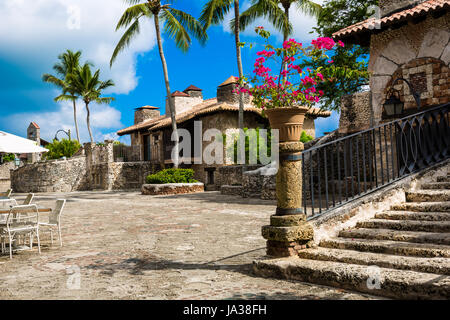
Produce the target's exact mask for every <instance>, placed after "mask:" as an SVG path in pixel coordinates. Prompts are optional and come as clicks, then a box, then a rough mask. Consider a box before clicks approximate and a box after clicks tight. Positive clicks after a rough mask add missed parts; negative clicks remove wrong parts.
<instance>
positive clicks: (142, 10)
mask: <svg viewBox="0 0 450 320" xmlns="http://www.w3.org/2000/svg"><path fill="white" fill-rule="evenodd" d="M151 14H152V13H151V11H150V10H149V7H148V6H147V3H141V4H137V5H134V6H132V7H129V8H127V9H126V10H125V12H124V13H123V15H122V16H121V17H120V19H119V22H118V23H117V26H116V31H117V30H119V29H120V28H123V27H127V26H129V25H130V24H131V23H132V22H133V21H134V20H136V19H138V18H140V17H141V16H143V15H146V16H151Z"/></svg>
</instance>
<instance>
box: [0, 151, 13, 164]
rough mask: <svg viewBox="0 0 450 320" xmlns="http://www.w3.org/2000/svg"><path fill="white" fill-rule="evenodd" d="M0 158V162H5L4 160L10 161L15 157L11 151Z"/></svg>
mask: <svg viewBox="0 0 450 320" xmlns="http://www.w3.org/2000/svg"><path fill="white" fill-rule="evenodd" d="M1 158H2V162H3V163H6V162H11V161H14V160H15V159H16V155H15V154H13V153H7V154H4V155H2V156H1Z"/></svg>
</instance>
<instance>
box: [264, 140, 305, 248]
mask: <svg viewBox="0 0 450 320" xmlns="http://www.w3.org/2000/svg"><path fill="white" fill-rule="evenodd" d="M302 151H303V143H301V142H286V143H280V166H279V168H278V173H277V185H276V193H277V211H276V213H275V215H273V216H271V218H270V225H269V226H264V227H263V228H262V235H263V237H264V239H266V240H267V255H269V256H274V257H288V256H295V255H297V253H298V251H299V250H302V249H305V248H307V247H309V246H312V244H313V238H314V230H313V228H312V227H311V225H310V224H309V223H308V222H306V214H305V213H304V212H303V209H302V161H301V152H302Z"/></svg>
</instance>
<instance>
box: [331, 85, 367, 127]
mask: <svg viewBox="0 0 450 320" xmlns="http://www.w3.org/2000/svg"><path fill="white" fill-rule="evenodd" d="M372 123H373V118H372V93H371V92H370V91H367V92H357V93H355V94H352V95H348V96H345V97H343V98H342V103H341V116H340V119H339V133H341V134H351V133H355V132H359V131H362V130H366V129H369V128H370V127H371V125H372Z"/></svg>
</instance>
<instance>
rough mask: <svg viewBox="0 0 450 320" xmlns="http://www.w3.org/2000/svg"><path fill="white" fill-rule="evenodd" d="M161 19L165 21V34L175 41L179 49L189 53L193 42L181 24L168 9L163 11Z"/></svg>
mask: <svg viewBox="0 0 450 320" xmlns="http://www.w3.org/2000/svg"><path fill="white" fill-rule="evenodd" d="M161 17H162V18H163V19H164V32H165V33H166V34H167V35H168V36H169V37H170V38H172V39H173V40H174V41H175V44H176V46H177V48H179V49H180V50H181V51H183V52H186V51H188V50H189V47H190V46H191V42H192V41H191V38H190V37H189V34H188V32H187V30H186V29H185V28H184V26H183V25H182V24H181V22H180V21H178V19H177V18H176V17H175V16H174V15H173V14H172V13H171V11H169V10H168V9H164V10H162V12H161Z"/></svg>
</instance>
